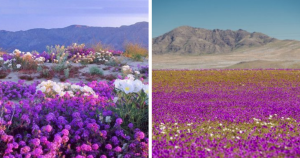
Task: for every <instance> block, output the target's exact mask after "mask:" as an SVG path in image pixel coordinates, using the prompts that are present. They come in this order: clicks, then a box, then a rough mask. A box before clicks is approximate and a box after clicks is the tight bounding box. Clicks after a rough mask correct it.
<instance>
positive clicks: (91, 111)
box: [0, 79, 148, 158]
mask: <svg viewBox="0 0 300 158" xmlns="http://www.w3.org/2000/svg"><path fill="white" fill-rule="evenodd" d="M137 81H138V80H137ZM118 82H120V80H119V81H118ZM122 82H126V84H127V85H129V86H131V87H133V88H135V91H133V90H131V91H126V93H125V92H124V91H123V89H122V88H125V89H127V87H126V86H122V85H118V89H116V86H115V83H114V82H106V81H100V82H97V81H93V82H89V83H87V84H84V83H77V84H72V83H56V82H53V81H43V82H41V83H38V82H34V83H33V84H31V85H28V84H26V83H24V81H22V80H20V81H18V82H2V81H0V108H1V109H0V157H5V158H9V157H18V158H22V157H27V158H29V157H36V158H53V157H66V158H67V157H76V158H81V157H82V158H83V157H87V158H96V157H101V158H106V157H107V158H108V157H124V158H130V157H148V138H147V136H148V128H147V129H145V127H144V126H143V130H141V129H140V127H139V124H137V122H135V121H136V120H135V119H134V118H131V120H130V121H132V122H129V119H128V118H125V117H122V116H120V115H118V114H117V113H115V112H113V111H114V109H115V108H116V107H118V110H119V112H120V111H121V112H122V107H120V105H118V104H121V103H122V104H126V105H127V104H129V102H130V101H127V102H125V103H124V102H123V101H122V100H120V99H122V97H120V98H118V97H116V96H126V95H127V94H131V95H133V94H134V95H136V96H140V97H143V98H144V99H143V101H144V102H143V103H141V102H139V104H143V106H144V107H145V108H148V102H146V101H145V100H147V98H148V97H147V94H146V93H148V87H147V86H146V85H144V84H143V83H141V85H140V86H142V87H137V85H136V84H134V83H133V82H136V80H134V79H130V80H129V79H128V80H124V81H123V80H122ZM114 91H115V92H114ZM123 110H124V109H123ZM125 110H126V109H125ZM134 110H136V111H139V110H138V109H137V108H136V109H134ZM143 111H144V109H143ZM146 117H148V116H146ZM146 121H147V120H146Z"/></svg>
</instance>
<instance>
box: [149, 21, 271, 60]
mask: <svg viewBox="0 0 300 158" xmlns="http://www.w3.org/2000/svg"><path fill="white" fill-rule="evenodd" d="M275 41H277V39H275V38H271V37H269V36H267V35H265V34H262V33H258V32H253V33H249V32H247V31H244V30H241V29H240V30H237V31H232V30H219V29H215V30H206V29H201V28H193V27H189V26H182V27H178V28H176V29H174V30H172V31H170V32H168V33H166V34H164V35H162V36H159V37H157V38H154V39H153V48H152V50H153V54H171V53H172V54H191V55H200V54H224V53H229V52H232V51H235V50H237V49H243V48H250V47H251V48H252V47H253V48H255V47H260V46H263V45H266V44H268V43H271V42H275Z"/></svg>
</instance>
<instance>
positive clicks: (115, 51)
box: [109, 50, 123, 56]
mask: <svg viewBox="0 0 300 158" xmlns="http://www.w3.org/2000/svg"><path fill="white" fill-rule="evenodd" d="M109 52H111V53H112V54H113V55H115V56H120V55H122V54H123V51H120V50H109Z"/></svg>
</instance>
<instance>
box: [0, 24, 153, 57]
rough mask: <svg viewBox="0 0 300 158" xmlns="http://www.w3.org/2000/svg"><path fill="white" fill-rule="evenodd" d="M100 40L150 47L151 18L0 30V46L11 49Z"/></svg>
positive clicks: (119, 47)
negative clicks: (107, 24) (99, 24)
mask: <svg viewBox="0 0 300 158" xmlns="http://www.w3.org/2000/svg"><path fill="white" fill-rule="evenodd" d="M99 41H101V43H102V44H107V45H110V46H112V47H114V49H116V50H124V45H125V44H126V43H138V44H140V45H141V46H143V47H145V48H148V22H139V23H136V24H133V25H129V26H121V27H89V26H82V25H71V26H69V27H65V28H57V29H31V30H27V31H16V32H10V31H4V30H1V31H0V48H2V49H3V50H5V51H8V52H11V51H13V50H14V49H20V50H21V51H33V50H36V51H38V52H41V51H44V50H46V46H47V45H57V44H59V45H70V44H72V43H85V44H86V45H91V44H95V43H98V42H99Z"/></svg>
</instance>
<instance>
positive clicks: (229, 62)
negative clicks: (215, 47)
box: [152, 41, 300, 69]
mask: <svg viewBox="0 0 300 158" xmlns="http://www.w3.org/2000/svg"><path fill="white" fill-rule="evenodd" d="M152 59H153V61H152V67H153V69H224V68H230V69H238V68H243V69H244V68H249V69H251V68H300V42H299V41H278V42H274V43H271V44H268V45H265V46H262V47H259V48H248V49H242V50H236V51H234V52H232V53H228V54H214V55H201V56H199V55H198V56H195V55H190V56H182V55H174V54H165V55H153V57H152Z"/></svg>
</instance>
